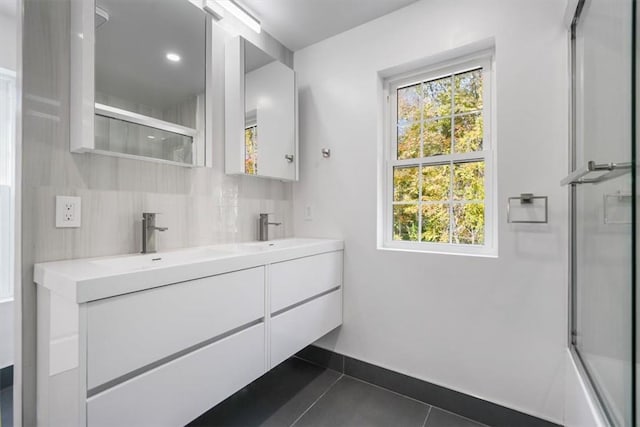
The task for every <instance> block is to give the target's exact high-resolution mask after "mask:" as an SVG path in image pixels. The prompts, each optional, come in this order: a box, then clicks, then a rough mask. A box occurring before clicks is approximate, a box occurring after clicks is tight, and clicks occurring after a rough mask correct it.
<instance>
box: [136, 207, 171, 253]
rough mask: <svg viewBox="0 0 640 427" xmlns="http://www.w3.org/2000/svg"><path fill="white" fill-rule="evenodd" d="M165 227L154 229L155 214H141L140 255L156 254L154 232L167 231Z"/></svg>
mask: <svg viewBox="0 0 640 427" xmlns="http://www.w3.org/2000/svg"><path fill="white" fill-rule="evenodd" d="M167 230H168V228H167V227H156V214H155V213H153V212H144V213H143V214H142V253H143V254H152V253H155V252H157V245H156V231H167Z"/></svg>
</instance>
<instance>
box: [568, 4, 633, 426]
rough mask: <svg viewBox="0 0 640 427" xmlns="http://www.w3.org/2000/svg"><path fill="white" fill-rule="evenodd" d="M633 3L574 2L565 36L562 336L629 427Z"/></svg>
mask: <svg viewBox="0 0 640 427" xmlns="http://www.w3.org/2000/svg"><path fill="white" fill-rule="evenodd" d="M632 12H633V0H587V1H584V2H580V4H579V6H578V12H577V14H576V18H575V20H574V24H573V28H572V39H573V40H572V45H573V46H572V47H573V49H572V60H573V121H574V122H573V153H572V163H573V173H572V174H571V175H569V176H568V177H567V178H566V179H565V180H564V181H563V183H564V184H568V185H570V186H571V200H572V218H571V220H572V221H571V227H572V230H571V231H572V254H571V255H572V269H571V273H572V336H571V341H572V345H573V347H574V349H575V352H576V354H577V355H578V358H579V359H580V361H581V362H582V364H583V367H584V370H585V372H586V374H587V376H588V377H589V380H590V382H591V384H592V386H593V389H594V390H595V392H596V394H597V396H598V399H599V401H600V403H601V404H602V408H603V410H604V412H605V413H606V417H607V418H608V420H609V422H610V423H611V424H612V425H615V426H630V425H633V421H634V408H633V396H634V380H633V376H634V369H633V366H634V349H633V342H634V341H633V336H634V335H633V334H634V329H635V328H634V325H633V313H634V302H633V296H634V293H633V289H634V286H635V283H634V258H633V254H634V252H633V247H634V243H635V242H634V235H633V232H634V224H633V223H634V209H635V207H634V206H635V203H636V197H635V194H634V192H635V187H634V182H633V180H634V174H633V173H631V172H632V166H633V164H634V159H633V149H632V147H633V140H632V135H633V132H632V129H633V127H634V125H635V123H634V118H633V117H632V105H633V103H634V102H635V99H634V98H635V97H634V95H633V91H632V87H633V86H632V64H633V61H634V59H635V58H634V55H633V51H632V41H633V33H632V31H633V25H632V24H633V20H634V14H633V13H632Z"/></svg>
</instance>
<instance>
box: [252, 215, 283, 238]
mask: <svg viewBox="0 0 640 427" xmlns="http://www.w3.org/2000/svg"><path fill="white" fill-rule="evenodd" d="M258 224H259V226H258V240H260V241H261V242H266V241H267V240H269V226H270V225H280V224H282V223H281V222H269V214H268V213H261V214H260V220H259V223H258Z"/></svg>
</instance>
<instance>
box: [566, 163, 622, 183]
mask: <svg viewBox="0 0 640 427" xmlns="http://www.w3.org/2000/svg"><path fill="white" fill-rule="evenodd" d="M629 171H631V162H625V163H601V164H597V163H596V162H594V161H593V160H591V161H589V162H588V163H587V166H585V167H582V168H579V169H576V170H575V171H573V172H572V173H570V174H569V175H568V176H567V177H566V178H565V179H563V180H562V181H560V185H573V184H597V183H600V182H604V181H608V180H610V179H613V178H617V177H619V176H620V175H624V174H625V173H627V172H629ZM598 172H602V174H601V175H597V176H594V177H592V178H589V177H588V176H587V175H589V174H592V173H598Z"/></svg>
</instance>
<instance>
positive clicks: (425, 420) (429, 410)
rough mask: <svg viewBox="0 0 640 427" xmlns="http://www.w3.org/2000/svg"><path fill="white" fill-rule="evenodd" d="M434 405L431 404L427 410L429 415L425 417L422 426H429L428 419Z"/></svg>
mask: <svg viewBox="0 0 640 427" xmlns="http://www.w3.org/2000/svg"><path fill="white" fill-rule="evenodd" d="M432 409H433V406H431V405H429V409H428V410H427V415H426V416H425V417H424V422H423V423H422V427H427V420H428V419H429V415H431V410H432Z"/></svg>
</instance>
